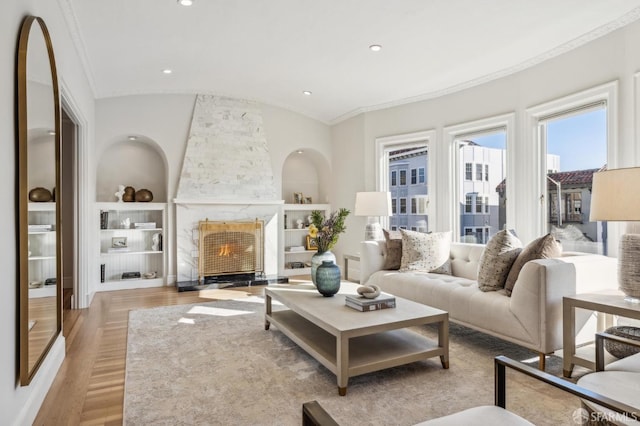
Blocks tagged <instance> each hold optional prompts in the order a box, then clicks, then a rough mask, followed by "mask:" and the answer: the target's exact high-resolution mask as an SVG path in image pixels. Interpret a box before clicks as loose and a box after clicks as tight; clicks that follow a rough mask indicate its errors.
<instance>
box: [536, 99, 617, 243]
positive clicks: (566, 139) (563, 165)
mask: <svg viewBox="0 0 640 426" xmlns="http://www.w3.org/2000/svg"><path fill="white" fill-rule="evenodd" d="M545 124H546V126H542V127H541V128H542V129H543V130H544V129H546V131H547V135H546V141H547V147H546V148H547V167H546V170H547V171H548V172H547V177H546V180H547V182H546V185H545V186H546V188H547V204H546V208H547V217H548V227H547V231H548V232H551V233H552V234H553V235H554V237H555V238H556V239H557V240H560V241H561V242H562V248H563V250H566V251H582V252H588V253H602V254H607V253H606V243H607V241H606V236H607V223H606V222H590V221H589V207H590V204H591V182H592V179H593V174H594V173H595V172H597V171H598V170H599V169H601V168H602V167H605V166H606V163H607V130H606V129H607V114H606V108H605V107H602V108H600V109H597V110H590V111H587V112H583V113H580V114H575V115H571V116H565V117H562V116H561V117H559V118H556V119H553V120H549V121H547V122H546V123H545Z"/></svg>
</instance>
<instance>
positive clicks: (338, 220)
mask: <svg viewBox="0 0 640 426" xmlns="http://www.w3.org/2000/svg"><path fill="white" fill-rule="evenodd" d="M349 213H350V212H349V210H347V209H339V210H338V211H334V212H332V213H330V214H329V216H328V217H325V215H324V214H323V212H322V211H320V210H313V211H312V212H311V223H310V224H309V236H310V237H311V238H312V239H313V240H314V241H315V245H316V246H317V247H318V252H317V253H316V254H314V255H313V256H312V257H311V281H313V284H315V285H316V287H317V286H318V283H317V280H316V272H317V269H318V266H320V265H322V262H323V261H327V260H328V261H332V262H333V263H334V264H335V263H336V256H335V255H334V254H333V253H332V252H331V249H332V248H333V246H335V245H336V243H337V242H338V237H339V235H340V234H341V233H343V232H344V231H346V229H347V228H346V226H345V224H344V222H345V219H346V218H347V216H348V215H349ZM336 267H337V265H336ZM338 287H339V282H338Z"/></svg>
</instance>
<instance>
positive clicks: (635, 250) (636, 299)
mask: <svg viewBox="0 0 640 426" xmlns="http://www.w3.org/2000/svg"><path fill="white" fill-rule="evenodd" d="M618 284H619V286H620V291H622V292H623V293H624V294H626V295H627V297H626V298H625V301H629V302H631V303H640V234H624V235H623V236H622V237H621V238H620V250H619V253H618Z"/></svg>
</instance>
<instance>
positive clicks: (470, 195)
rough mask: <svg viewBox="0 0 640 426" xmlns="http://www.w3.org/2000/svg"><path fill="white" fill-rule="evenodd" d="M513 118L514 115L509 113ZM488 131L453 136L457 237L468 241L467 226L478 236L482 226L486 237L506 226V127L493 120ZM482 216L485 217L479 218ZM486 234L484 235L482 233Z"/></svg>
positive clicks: (484, 238)
mask: <svg viewBox="0 0 640 426" xmlns="http://www.w3.org/2000/svg"><path fill="white" fill-rule="evenodd" d="M509 117H512V116H509ZM489 125H493V127H489V130H485V131H479V132H478V133H475V134H474V133H466V134H464V138H459V139H453V141H452V143H454V144H456V145H455V146H456V147H457V148H458V149H457V150H456V156H457V161H456V164H457V167H456V173H457V174H458V176H457V178H456V185H457V186H456V195H455V197H456V198H455V199H456V200H457V201H458V202H457V204H456V207H457V210H456V214H457V215H458V216H459V220H458V221H456V222H457V223H456V231H457V233H458V234H457V236H456V237H457V238H459V239H461V240H462V239H466V240H469V239H470V237H468V235H467V234H465V229H467V228H470V229H471V231H470V232H471V233H472V234H473V236H476V234H477V233H476V228H477V227H478V226H479V225H481V226H482V228H483V229H485V230H486V234H487V235H486V236H483V240H479V241H485V240H487V238H486V237H489V238H490V237H491V236H493V235H494V234H495V233H496V232H498V231H499V230H500V229H502V228H504V225H505V223H506V217H507V208H506V202H504V200H505V194H506V192H505V188H506V184H505V181H506V167H507V150H506V147H507V130H506V127H499V126H496V125H495V121H493V122H490V124H489ZM476 215H482V216H483V217H482V218H479V217H476ZM483 235H484V234H483Z"/></svg>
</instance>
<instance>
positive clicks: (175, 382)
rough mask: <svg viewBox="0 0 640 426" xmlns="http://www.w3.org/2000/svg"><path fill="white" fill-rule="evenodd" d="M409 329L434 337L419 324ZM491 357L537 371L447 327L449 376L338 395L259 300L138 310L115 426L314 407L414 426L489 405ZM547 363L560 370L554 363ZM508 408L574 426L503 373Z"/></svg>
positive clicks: (422, 368) (273, 418)
mask: <svg viewBox="0 0 640 426" xmlns="http://www.w3.org/2000/svg"><path fill="white" fill-rule="evenodd" d="M274 309H283V308H282V307H274ZM367 314H368V313H363V315H367ZM413 329H414V330H415V331H416V332H418V333H421V334H424V335H426V336H431V337H435V336H436V335H437V333H436V330H435V328H430V327H428V326H424V327H415V328H413ZM496 355H507V356H510V357H512V358H514V359H517V360H528V362H529V363H530V364H531V365H534V366H535V365H536V363H537V355H536V353H534V352H532V351H529V350H526V349H523V348H521V347H519V346H516V345H512V344H509V343H507V342H504V341H502V340H500V339H496V338H493V337H491V336H488V335H486V334H483V333H479V332H476V331H473V330H470V329H467V328H464V327H460V326H456V325H454V324H452V325H451V326H450V369H448V370H444V369H443V368H442V367H441V365H440V360H439V358H433V359H429V360H425V361H420V362H416V363H412V364H409V365H405V366H401V367H395V368H391V369H387V370H384V371H380V372H376V373H370V374H365V375H362V376H358V377H354V378H351V379H350V380H349V387H348V391H347V395H346V396H343V397H341V396H338V391H337V385H336V377H335V376H334V375H333V374H331V373H330V372H329V371H328V370H327V369H326V368H324V367H323V366H322V365H321V364H319V363H318V362H317V361H315V360H314V359H313V358H311V357H310V356H309V355H307V354H306V353H305V352H304V351H303V350H301V349H300V348H299V347H298V346H297V345H296V344H295V343H293V342H291V341H290V340H289V339H288V338H287V337H286V336H284V335H283V334H282V333H281V332H280V331H278V329H277V327H275V326H273V325H272V326H271V328H270V330H269V331H266V330H265V329H264V304H263V299H262V298H260V297H256V296H247V297H242V298H240V299H238V300H223V301H216V302H207V303H202V304H194V305H179V306H170V307H162V308H154V309H144V310H136V311H132V312H131V313H130V315H129V330H128V343H127V365H126V380H125V397H124V422H125V424H127V425H299V424H301V411H302V403H303V402H306V401H311V400H317V401H319V402H320V403H321V404H322V406H323V407H325V409H326V410H327V411H328V412H329V413H330V414H331V415H332V416H333V417H334V418H335V419H336V420H337V421H338V423H339V424H341V425H344V426H348V425H412V424H415V423H417V422H420V421H423V420H426V419H431V418H435V417H440V416H442V415H446V414H449V413H453V412H456V411H459V410H462V409H465V408H469V407H473V406H477V405H492V404H493V386H494V371H493V357H494V356H496ZM547 364H548V365H547V371H549V372H551V373H553V374H556V375H559V374H560V373H561V371H562V365H561V364H562V363H561V360H560V359H559V358H557V357H551V359H548V360H547ZM507 407H508V408H509V409H510V410H511V411H514V412H517V413H519V414H521V415H523V416H525V417H526V418H527V419H529V420H530V421H532V422H533V423H535V424H540V425H545V424H546V425H563V424H566V425H574V424H575V423H574V422H573V420H572V414H573V412H574V411H575V410H576V409H577V408H579V401H578V400H577V399H576V398H573V397H569V396H567V395H566V394H564V393H562V392H560V391H558V390H556V389H554V388H551V387H550V386H548V385H544V384H541V383H539V382H536V381H534V380H532V379H530V378H526V377H523V376H521V375H517V374H515V373H510V374H509V375H508V379H507Z"/></svg>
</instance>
